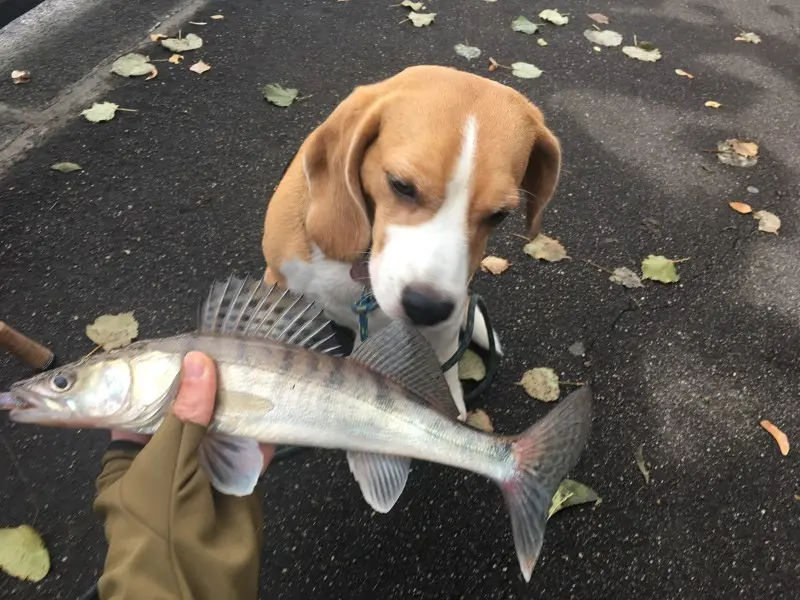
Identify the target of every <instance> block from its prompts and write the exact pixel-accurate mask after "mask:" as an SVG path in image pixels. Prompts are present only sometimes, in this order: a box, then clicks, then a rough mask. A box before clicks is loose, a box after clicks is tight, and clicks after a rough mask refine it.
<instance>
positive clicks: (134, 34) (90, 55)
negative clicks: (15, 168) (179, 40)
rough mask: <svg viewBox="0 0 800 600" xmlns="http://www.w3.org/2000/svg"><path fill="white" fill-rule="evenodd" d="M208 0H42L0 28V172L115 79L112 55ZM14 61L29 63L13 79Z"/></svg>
mask: <svg viewBox="0 0 800 600" xmlns="http://www.w3.org/2000/svg"><path fill="white" fill-rule="evenodd" d="M207 1H208V0H146V1H142V2H136V3H130V2H128V1H126V0H47V1H46V2H44V3H42V4H40V5H39V6H38V7H36V8H34V9H33V10H31V11H30V12H28V13H27V14H25V15H23V16H22V17H20V18H18V19H17V20H15V21H13V22H12V23H10V24H9V25H8V26H6V27H4V28H2V30H0V32H1V33H2V35H0V74H2V79H1V80H0V176H2V175H4V174H5V173H6V172H7V170H8V169H9V168H10V167H11V166H12V165H13V164H14V163H16V162H17V161H18V160H19V159H20V158H22V157H23V156H24V154H25V152H26V151H27V150H29V149H30V148H31V147H32V146H34V145H35V144H37V143H40V142H41V141H42V140H43V139H45V138H46V137H47V136H48V135H49V134H51V133H53V132H55V131H57V130H58V129H59V128H60V127H61V126H62V125H63V124H64V123H66V122H67V121H69V120H70V119H72V118H75V116H76V115H77V114H79V113H80V111H81V110H83V109H84V108H86V107H87V106H88V105H89V104H90V103H91V102H92V101H93V100H97V99H98V98H99V96H100V95H101V94H103V93H105V92H106V91H107V90H109V89H110V88H111V87H112V86H113V85H114V80H113V79H112V77H113V76H112V75H111V73H110V72H109V68H110V65H111V63H112V62H113V61H114V60H115V59H116V58H117V57H118V56H120V55H121V54H125V53H126V52H131V51H133V50H134V49H136V48H137V47H140V46H141V44H143V43H149V41H150V40H149V38H148V33H149V32H150V31H153V30H154V29H155V28H156V27H158V28H160V29H161V30H164V31H168V30H171V29H176V28H177V27H178V26H179V25H180V24H181V23H183V22H185V21H187V20H189V19H190V18H191V16H192V15H193V14H194V13H196V12H197V11H198V10H200V9H201V8H202V7H203V6H204V5H205V4H206V3H207ZM14 69H26V70H29V71H31V73H32V77H31V82H30V83H28V84H25V85H20V86H15V85H13V84H12V83H11V81H10V77H9V74H10V72H11V71H12V70H14Z"/></svg>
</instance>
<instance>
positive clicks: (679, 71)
mask: <svg viewBox="0 0 800 600" xmlns="http://www.w3.org/2000/svg"><path fill="white" fill-rule="evenodd" d="M675 74H676V75H680V76H681V77H688V78H689V79H694V75H692V74H691V73H688V72H687V71H684V70H683V69H675Z"/></svg>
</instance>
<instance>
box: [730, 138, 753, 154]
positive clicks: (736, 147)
mask: <svg viewBox="0 0 800 600" xmlns="http://www.w3.org/2000/svg"><path fill="white" fill-rule="evenodd" d="M728 141H729V142H730V145H731V147H732V148H733V151H734V152H736V154H739V155H741V156H745V157H748V158H750V157H752V156H758V144H756V143H755V142H743V141H742V140H728Z"/></svg>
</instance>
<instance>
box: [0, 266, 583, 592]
mask: <svg viewBox="0 0 800 600" xmlns="http://www.w3.org/2000/svg"><path fill="white" fill-rule="evenodd" d="M314 310H315V309H314V307H313V303H307V301H305V300H303V298H302V296H299V295H295V294H293V293H290V292H285V291H284V292H281V291H280V290H277V289H276V288H275V287H274V286H273V287H271V288H268V287H267V286H265V285H264V284H263V282H262V281H260V280H250V279H247V278H245V279H234V278H230V279H228V281H227V282H225V283H215V284H214V285H213V286H212V288H211V292H210V293H209V295H208V298H206V300H205V302H204V303H203V305H202V306H201V312H200V318H199V326H198V329H197V331H196V332H192V333H188V334H184V335H178V336H174V337H167V338H161V339H153V340H144V341H139V342H135V343H133V344H130V345H129V346H127V347H125V348H122V349H119V350H114V351H111V352H108V353H106V354H102V355H95V356H91V357H88V358H86V359H83V360H80V361H78V362H75V363H72V364H70V365H66V366H63V367H60V368H58V369H56V370H54V371H50V372H45V373H42V374H39V375H37V376H35V377H32V378H30V379H27V380H24V381H20V382H18V383H16V384H14V385H13V386H12V388H11V390H10V391H9V392H6V393H4V394H0V408H7V409H9V410H10V413H9V416H10V419H11V420H12V421H16V422H18V423H35V424H40V425H47V426H55V427H71V428H76V427H81V428H106V429H107V428H124V429H129V430H132V431H137V432H140V433H153V432H154V431H155V430H156V429H157V428H158V426H159V424H160V423H161V422H162V420H163V419H164V417H165V415H166V413H167V411H168V408H169V405H170V403H171V401H172V399H173V398H174V396H175V392H176V390H177V386H178V384H179V382H180V372H181V362H182V359H183V357H184V356H185V354H186V353H187V352H190V351H192V350H199V351H202V352H205V353H207V354H208V355H209V356H211V357H212V358H213V359H214V361H215V363H216V365H217V372H218V386H219V387H218V394H217V404H216V408H215V414H214V417H213V420H212V423H211V425H210V426H209V435H207V436H206V441H205V442H204V444H203V446H202V448H201V451H200V459H199V460H200V463H201V464H202V465H203V468H204V469H205V470H206V472H207V473H208V475H209V479H210V481H211V482H212V484H213V485H214V486H215V487H216V488H217V489H219V490H220V491H222V492H224V493H229V494H237V495H242V494H249V493H251V492H252V490H253V489H254V487H255V485H256V482H257V479H258V476H259V471H260V469H261V466H262V455H261V453H260V452H259V450H258V443H259V442H264V443H274V444H294V445H300V446H309V447H317V448H327V449H338V450H344V451H345V452H346V453H347V460H348V463H349V466H350V470H351V472H352V473H353V475H354V477H355V479H356V481H357V482H358V484H359V486H360V488H361V491H362V494H363V496H364V498H365V500H366V501H367V502H368V503H369V504H370V506H372V507H373V508H374V509H375V510H376V511H378V512H382V513H385V512H388V511H389V510H390V509H391V508H392V507H393V506H394V504H395V502H396V501H397V499H398V498H399V497H400V494H401V493H402V491H403V489H404V487H405V484H406V480H407V478H408V472H409V467H410V464H411V460H412V459H419V460H425V461H431V462H435V463H440V464H442V465H448V466H452V467H457V468H461V469H466V470H468V471H472V472H474V473H478V474H480V475H483V476H485V477H488V478H489V479H491V480H492V481H494V482H496V483H497V484H498V485H499V486H500V488H501V490H502V492H503V495H504V497H505V500H506V503H507V507H508V511H509V513H510V516H511V526H512V530H513V534H514V543H515V546H516V551H517V557H518V559H519V564H520V568H521V570H522V574H523V576H524V578H525V581H530V577H531V573H532V571H533V568H534V565H535V563H536V560H537V558H538V556H539V553H540V551H541V547H542V544H543V541H544V530H545V525H546V522H547V515H548V508H549V507H550V503H551V500H552V497H553V494H554V493H555V491H556V488H557V487H558V485H559V483H560V482H561V480H562V479H563V478H564V477H565V476H566V475H567V473H568V471H569V470H570V469H572V467H573V466H574V465H575V464H576V462H577V461H578V458H579V457H580V454H581V452H582V450H583V447H584V445H585V443H586V440H587V438H588V436H589V430H590V424H591V397H592V394H591V390H590V389H589V387H588V386H585V387H582V388H579V389H578V390H576V391H574V392H573V393H572V394H570V395H569V396H568V397H567V398H566V399H565V400H564V401H562V402H561V403H560V404H559V405H558V406H557V407H556V408H555V409H553V410H552V411H551V412H550V413H549V414H548V415H547V416H546V417H544V418H543V419H542V420H540V421H539V422H538V423H536V424H535V425H533V426H532V427H530V428H529V429H527V430H526V431H524V432H523V433H522V434H520V435H517V436H503V435H495V434H490V433H485V432H482V431H478V430H476V429H473V428H471V427H469V426H467V425H465V424H464V423H462V422H461V421H459V420H458V419H457V416H458V410H457V409H456V406H455V403H454V402H453V399H452V396H451V395H450V392H449V389H448V387H447V383H446V382H445V379H444V376H443V373H442V371H441V367H440V365H439V362H438V361H437V359H436V355H435V354H434V352H433V350H432V348H431V347H430V345H429V344H428V342H427V341H426V340H425V338H424V337H423V336H422V335H421V334H419V333H418V332H417V331H416V329H414V328H413V327H411V326H409V325H407V324H405V323H404V322H402V321H396V322H393V323H391V324H390V325H388V326H386V327H384V328H383V329H381V330H379V331H378V332H377V333H375V334H374V335H373V336H372V337H370V338H369V339H368V340H367V341H366V342H364V343H363V344H361V345H360V346H359V347H358V348H357V349H356V350H355V352H354V353H353V354H352V355H351V356H349V357H346V358H345V357H342V356H336V351H337V348H336V347H335V346H334V345H332V344H331V337H332V336H327V337H326V335H325V334H326V329H327V327H328V325H329V322H328V321H327V320H325V319H324V318H323V317H322V311H319V312H316V313H315V312H314Z"/></svg>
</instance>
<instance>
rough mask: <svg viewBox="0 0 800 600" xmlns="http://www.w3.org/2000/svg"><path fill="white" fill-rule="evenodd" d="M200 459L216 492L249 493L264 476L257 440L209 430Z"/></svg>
mask: <svg viewBox="0 0 800 600" xmlns="http://www.w3.org/2000/svg"><path fill="white" fill-rule="evenodd" d="M198 462H199V463H200V466H201V467H202V468H203V470H204V471H205V472H206V475H208V478H209V480H210V481H211V485H212V486H213V487H214V488H215V489H216V490H217V491H219V492H221V493H223V494H227V495H229V496H248V495H250V494H252V493H253V490H254V489H255V487H256V483H258V478H259V477H260V476H261V469H262V468H263V467H264V455H263V454H262V453H261V448H260V446H259V444H258V442H257V441H256V440H253V439H249V438H241V437H234V436H229V435H222V434H218V433H208V434H206V437H205V438H204V439H203V443H202V444H201V445H200V451H199V453H198Z"/></svg>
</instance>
